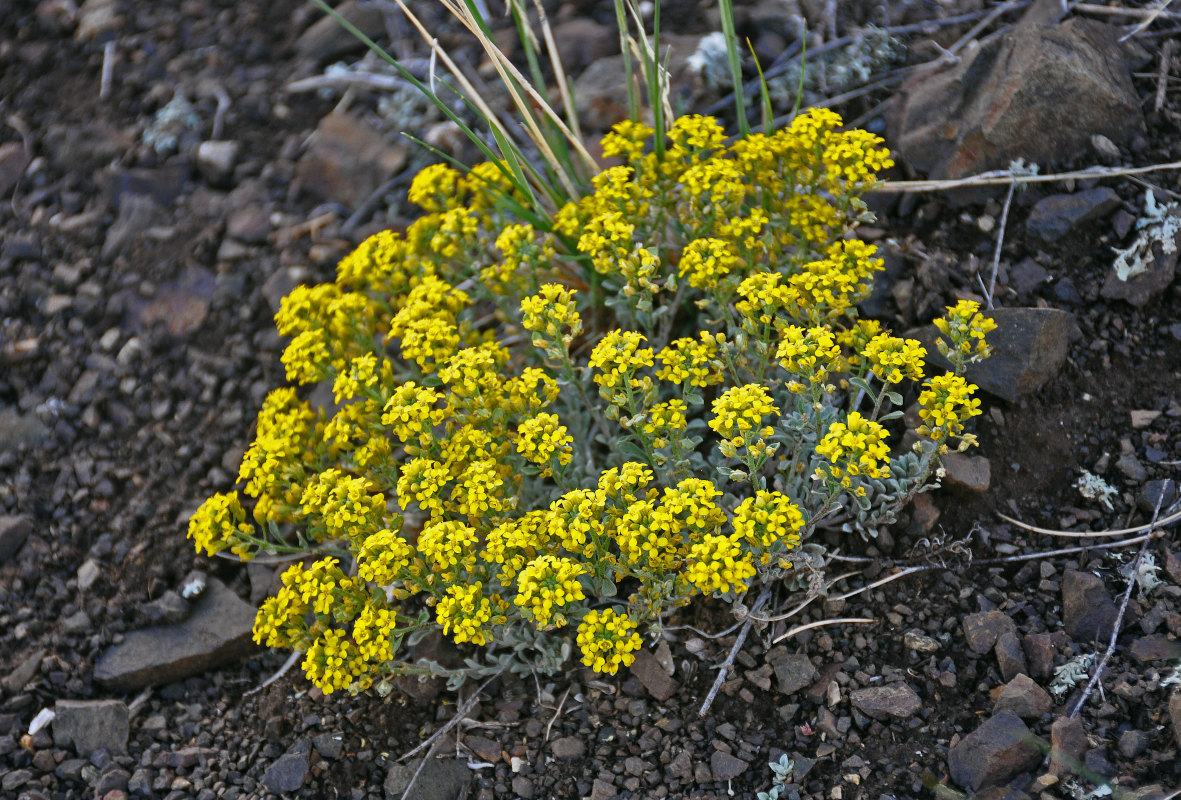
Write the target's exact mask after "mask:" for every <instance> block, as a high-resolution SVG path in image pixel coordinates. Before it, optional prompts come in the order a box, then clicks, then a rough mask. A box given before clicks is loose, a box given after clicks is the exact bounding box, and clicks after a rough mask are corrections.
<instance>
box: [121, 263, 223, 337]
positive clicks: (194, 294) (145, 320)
mask: <svg viewBox="0 0 1181 800" xmlns="http://www.w3.org/2000/svg"><path fill="white" fill-rule="evenodd" d="M215 287H216V279H215V278H214V276H213V273H212V272H210V271H209V270H207V269H205V268H204V267H197V266H190V267H188V268H186V269H185V271H184V272H183V273H182V274H181V276H180V278H178V279H177V280H175V281H169V282H168V283H165V284H161V285H160V286H159V288H158V289H157V291H156V294H155V296H154V297H152V298H151V299H150V300H145V299H144V298H141V297H139V296H133V297H130V298H129V299H128V311H129V312H130V314H131V318H132V319H131V323H132V327H134V328H135V329H136V330H138V331H144V330H147V329H150V328H153V327H155V326H162V327H163V328H164V330H166V331H167V332H168V333H169V335H171V336H174V337H176V338H178V339H180V338H184V337H186V336H189V335H190V334H192V333H195V332H196V331H197V330H198V329H199V328H200V327H201V326H202V325H204V324H205V318H206V317H207V316H208V315H209V305H210V303H211V302H212V299H213V291H214V288H215Z"/></svg>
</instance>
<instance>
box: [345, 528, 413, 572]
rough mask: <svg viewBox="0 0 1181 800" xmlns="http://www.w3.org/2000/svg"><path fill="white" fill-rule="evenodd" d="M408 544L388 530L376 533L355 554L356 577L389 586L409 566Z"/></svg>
mask: <svg viewBox="0 0 1181 800" xmlns="http://www.w3.org/2000/svg"><path fill="white" fill-rule="evenodd" d="M413 552H414V551H413V550H412V549H411V547H410V543H409V542H407V541H406V540H405V539H403V538H402V537H401V536H399V535H398V534H396V533H394V532H393V531H391V530H390V529H389V528H385V529H383V530H380V531H378V532H377V533H375V534H373V535H372V536H370V537H369V538H367V539H366V540H365V542H364V543H363V544H362V545H361V549H360V550H359V551H358V552H357V575H358V576H360V578H361V580H363V581H373V582H374V583H376V584H378V585H379V586H389V585H390V584H392V583H393V582H394V581H396V580H398V578H399V576H400V575H401V574H402V572H403V571H404V570H406V569H407V568H408V567H409V566H410V559H411V557H412V556H413Z"/></svg>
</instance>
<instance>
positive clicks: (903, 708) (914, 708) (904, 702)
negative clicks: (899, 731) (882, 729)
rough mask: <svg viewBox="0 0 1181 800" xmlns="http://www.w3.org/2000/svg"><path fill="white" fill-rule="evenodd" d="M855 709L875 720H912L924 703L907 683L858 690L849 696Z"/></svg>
mask: <svg viewBox="0 0 1181 800" xmlns="http://www.w3.org/2000/svg"><path fill="white" fill-rule="evenodd" d="M849 702H851V703H852V704H853V707H854V708H856V709H857V710H858V711H860V712H861V713H862V714H865V716H867V717H871V718H873V719H878V720H881V719H890V718H894V719H910V718H911V717H913V716H914V715H915V714H917V713H918V712H919V709H920V708H922V706H923V703H922V701H921V700H920V699H919V696H918V695H917V694H915V691H914V689H912V688H910V687H909V686H908V685H906V684H905V683H891V684H889V685H887V686H871V687H869V688H867V689H857V690H855V691H853V692H852V693H851V694H850V695H849Z"/></svg>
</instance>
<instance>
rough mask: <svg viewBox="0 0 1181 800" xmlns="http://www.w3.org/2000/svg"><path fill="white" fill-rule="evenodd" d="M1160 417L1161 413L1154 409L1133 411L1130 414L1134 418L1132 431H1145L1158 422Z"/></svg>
mask: <svg viewBox="0 0 1181 800" xmlns="http://www.w3.org/2000/svg"><path fill="white" fill-rule="evenodd" d="M1160 415H1161V412H1160V411H1158V410H1156V409H1154V408H1137V409H1133V410H1132V412H1131V414H1130V416H1131V418H1132V429H1133V430H1137V431H1140V430H1144V429H1145V428H1147V427H1150V426H1151V425H1152V423H1154V422H1156V421H1157V419H1158V418H1159V417H1160Z"/></svg>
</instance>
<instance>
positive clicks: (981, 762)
mask: <svg viewBox="0 0 1181 800" xmlns="http://www.w3.org/2000/svg"><path fill="white" fill-rule="evenodd" d="M1034 741H1035V737H1034V735H1033V734H1032V733H1031V732H1030V730H1029V728H1027V727H1025V723H1024V722H1022V721H1021V719H1020V718H1019V717H1018V716H1017V715H1016V714H1013V713H1012V712H1010V711H1002V712H1000V713H999V714H996V715H994V716H993V717H991V718H990V719H988V720H986V721H985V722H984V724H982V725H981V726H980V727H979V728H977V729H976V730H974V731H972V732H971V733H970V734H968V735H967V736H965V737H964V738H963V739H961V740H960V742H959V743H958V744H957V745H956V746H955V747H953V748H951V752H950V753H948V766H949V767H950V769H951V779H952V780H953V781H955V782H956V783H957V784H959V785H960V786H962V787H963V788H965V789H968V790H969V791H972V792H975V791H977V790H979V789H985V788H987V787H989V786H998V785H1000V784H1003V783H1008V782H1009V781H1010V780H1012V779H1013V778H1014V777H1016V776H1017V775H1020V774H1021V773H1022V772H1025V771H1027V770H1031V769H1033V768H1034V767H1036V766H1037V765H1038V764H1040V763H1041V760H1042V755H1041V751H1040V750H1038V748H1037V746H1036V745H1035V744H1034Z"/></svg>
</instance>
